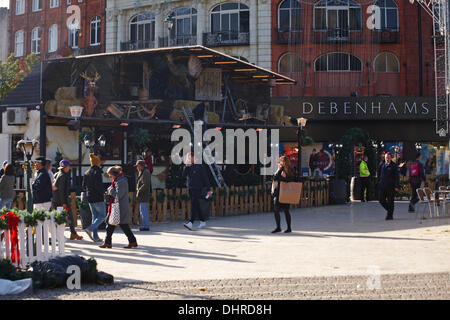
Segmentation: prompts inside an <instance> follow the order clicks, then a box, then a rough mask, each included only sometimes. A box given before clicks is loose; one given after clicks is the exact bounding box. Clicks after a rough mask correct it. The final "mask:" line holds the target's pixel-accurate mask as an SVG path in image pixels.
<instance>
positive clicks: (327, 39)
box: [313, 28, 363, 43]
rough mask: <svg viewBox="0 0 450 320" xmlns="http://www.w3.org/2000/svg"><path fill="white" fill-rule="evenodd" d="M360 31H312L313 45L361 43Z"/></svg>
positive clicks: (338, 29)
mask: <svg viewBox="0 0 450 320" xmlns="http://www.w3.org/2000/svg"><path fill="white" fill-rule="evenodd" d="M362 42H363V41H362V30H349V29H343V28H337V29H326V30H313V43H362Z"/></svg>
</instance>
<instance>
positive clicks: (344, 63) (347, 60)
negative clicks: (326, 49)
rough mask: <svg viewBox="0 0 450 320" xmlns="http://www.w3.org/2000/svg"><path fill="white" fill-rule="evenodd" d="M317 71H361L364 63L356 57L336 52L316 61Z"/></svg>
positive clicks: (315, 68) (315, 67)
mask: <svg viewBox="0 0 450 320" xmlns="http://www.w3.org/2000/svg"><path fill="white" fill-rule="evenodd" d="M314 70H315V71H361V70H362V63H361V60H359V58H357V57H355V56H354V55H351V54H348V53H343V52H334V53H327V54H324V55H322V56H320V57H319V58H317V59H316V62H315V63H314Z"/></svg>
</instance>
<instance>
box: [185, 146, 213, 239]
mask: <svg viewBox="0 0 450 320" xmlns="http://www.w3.org/2000/svg"><path fill="white" fill-rule="evenodd" d="M186 177H188V180H189V197H190V198H191V220H190V221H189V222H188V223H185V224H184V226H185V227H186V228H187V229H189V230H192V227H193V223H194V221H195V220H197V219H198V218H200V225H199V226H198V228H199V229H201V228H203V227H205V226H206V217H204V216H203V214H202V212H201V208H200V202H199V200H200V199H201V198H202V197H211V196H212V192H211V191H210V190H209V189H210V184H209V179H208V174H207V173H206V169H205V167H204V166H203V164H195V159H194V154H193V153H191V154H190V155H189V156H188V158H187V161H186V167H185V168H184V170H183V176H182V178H183V180H184V179H185V178H186Z"/></svg>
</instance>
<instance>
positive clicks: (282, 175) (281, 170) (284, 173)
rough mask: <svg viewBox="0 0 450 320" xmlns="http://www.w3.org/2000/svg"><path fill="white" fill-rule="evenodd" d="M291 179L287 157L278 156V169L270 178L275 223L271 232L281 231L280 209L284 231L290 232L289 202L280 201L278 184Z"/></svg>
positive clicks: (291, 174)
mask: <svg viewBox="0 0 450 320" xmlns="http://www.w3.org/2000/svg"><path fill="white" fill-rule="evenodd" d="M292 180H293V172H292V169H291V167H290V164H289V158H288V157H287V156H282V157H280V162H279V164H278V170H277V172H276V173H275V175H274V176H273V179H272V192H271V195H272V201H273V211H274V215H275V222H276V224H277V226H276V228H275V229H274V230H273V231H272V233H277V232H280V231H281V225H280V222H281V217H280V210H283V211H284V216H285V218H286V224H287V229H286V230H285V231H284V233H290V232H292V229H291V214H290V212H289V207H290V205H289V204H285V203H280V202H279V198H280V185H281V182H282V181H286V182H287V181H292Z"/></svg>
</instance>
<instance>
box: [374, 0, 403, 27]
mask: <svg viewBox="0 0 450 320" xmlns="http://www.w3.org/2000/svg"><path fill="white" fill-rule="evenodd" d="M378 2H379V1H377V2H375V5H376V6H378V7H379V8H380V10H381V11H384V21H381V24H383V22H384V25H385V26H384V27H383V26H381V29H374V30H392V31H398V30H399V22H398V5H397V3H396V2H395V1H394V0H392V2H394V4H395V7H388V6H384V7H381V6H379V5H378ZM392 9H395V11H396V13H397V26H396V27H395V28H394V29H391V28H388V27H387V25H388V15H387V10H392ZM380 14H381V12H380Z"/></svg>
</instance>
